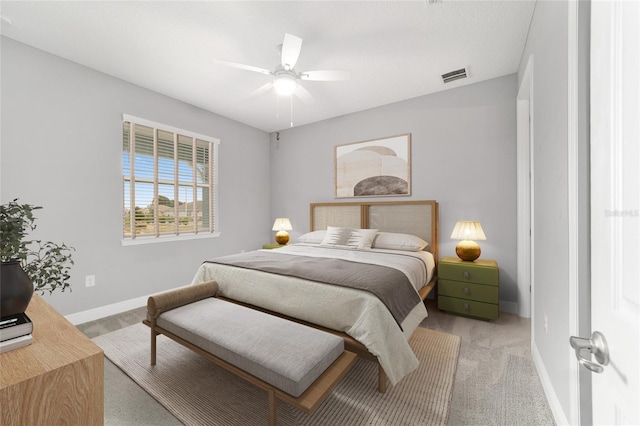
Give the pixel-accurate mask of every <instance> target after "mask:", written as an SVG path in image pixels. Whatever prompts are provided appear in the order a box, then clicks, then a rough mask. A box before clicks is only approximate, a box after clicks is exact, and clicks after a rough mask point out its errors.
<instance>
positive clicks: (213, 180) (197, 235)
mask: <svg viewBox="0 0 640 426" xmlns="http://www.w3.org/2000/svg"><path fill="white" fill-rule="evenodd" d="M125 122H129V123H131V124H133V128H134V129H135V126H136V125H140V126H145V127H150V128H152V129H153V133H154V137H153V139H154V147H153V151H154V152H153V163H154V169H155V171H154V178H153V182H151V183H152V184H153V186H154V199H155V204H154V207H155V208H154V227H155V228H156V233H155V234H154V235H149V234H146V235H136V234H135V232H134V233H132V235H131V236H130V237H125V234H124V223H122V222H121V223H122V225H121V227H120V231H121V243H122V245H123V246H128V245H139V244H153V243H160V242H169V241H186V240H193V239H202V238H215V237H218V236H220V231H219V226H220V225H219V220H218V217H219V216H218V189H219V184H218V147H219V145H220V139H218V138H214V137H211V136H206V135H202V134H199V133H195V132H192V131H189V130H184V129H179V128H177V127H173V126H170V125H166V124H163V123H158V122H155V121H151V120H147V119H144V118H140V117H136V116H133V115H129V114H123V115H122V123H121V126H122V127H121V131H122V130H123V129H124V124H125ZM129 131H130V133H129V136H130V139H129V143H130V146H133V147H134V149H135V141H134V143H133V145H131V141H132V139H131V135H132V134H133V132H131V128H130V130H129ZM158 131H161V132H167V133H172V134H173V135H174V143H176V144H177V143H178V140H179V139H180V136H184V137H187V138H192V139H193V141H194V142H195V143H194V146H195V145H197V142H196V140H201V141H204V142H207V143H208V144H209V149H210V153H209V160H210V162H209V164H210V166H209V167H210V173H209V181H210V182H209V184H208V185H209V186H210V188H211V189H210V191H209V194H210V195H211V197H212V198H213V202H212V203H210V206H209V211H210V216H209V217H210V220H211V222H212V225H213V230H212V231H209V230H206V231H204V232H203V231H197V232H196V231H193V232H187V233H179V230H178V231H177V232H175V233H160V232H159V227H158V220H159V218H158V213H157V212H158V209H157V207H158V186H159V185H160V184H163V183H164V182H161V180H162V179H159V178H158V158H159V157H158V144H157V133H158ZM122 137H123V138H124V135H123V136H122ZM133 139H134V140H135V137H134V138H133ZM122 143H124V141H122ZM175 150H176V151H177V150H178V147H177V145H176V146H175ZM130 152H131V151H130ZM123 153H124V152H123V150H122V144H121V150H120V167H121V179H122V181H121V182H122V184H121V186H120V188H121V190H122V191H123V192H122V197H121V200H122V205H121V212H124V209H125V194H124V189H123V188H124V186H123V185H124V184H126V183H127V182H128V183H129V184H130V185H131V186H132V187H134V186H135V183H136V182H147V183H149V182H148V181H149V179H148V178H139V179H136V177H135V163H133V168H132V171H133V172H134V173H133V174H132V173H130V177H129V178H127V177H126V176H125V173H124V172H125V171H124V168H123V166H124V164H123V157H122V156H123ZM192 155H193V157H194V158H195V157H196V155H197V154H196V152H195V150H193V153H192ZM134 158H135V153H134V154H133V155H131V154H130V161H133V159H134ZM173 161H174V166H175V168H176V173H177V167H178V166H177V164H178V161H179V158H177V157H176V158H174V159H173ZM193 174H194V180H193V183H192V185H193V186H194V188H197V187H198V186H199V185H198V182H197V180H196V179H195V174H196V171H195V164H194V166H193ZM173 184H174V185H176V191H177V190H178V189H177V188H179V186H180V179H179V176H178V175H177V174H176V175H175V176H174V182H173ZM130 194H132V196H131V195H130V200H129V201H130V205H131V206H130V214H131V216H132V217H131V223H132V224H133V225H132V226H135V223H134V222H135V190H133V191H131V192H130ZM174 198H175V197H174ZM196 201H197V198H196V197H194V200H193V203H194V206H195V205H196ZM123 217H124V216H123ZM178 219H179V218H178V217H176V218H175V220H176V223H177V221H178ZM195 219H196V221H197V213H196V214H195ZM194 226H195V227H196V230H197V225H195V224H194Z"/></svg>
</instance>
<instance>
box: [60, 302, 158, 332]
mask: <svg viewBox="0 0 640 426" xmlns="http://www.w3.org/2000/svg"><path fill="white" fill-rule="evenodd" d="M148 297H149V296H142V297H136V298H135V299H131V300H125V301H123V302H118V303H113V304H111V305H106V306H101V307H99V308H94V309H89V310H87V311H82V312H77V313H75V314H69V315H65V318H66V319H67V320H68V321H69V322H70V323H71V324H73V325H78V324H84V323H85V322H89V321H95V320H98V319H101V318H105V317H109V316H111V315H116V314H121V313H123V312H127V311H130V310H132V309H137V308H140V307H142V306H146V304H147V299H148Z"/></svg>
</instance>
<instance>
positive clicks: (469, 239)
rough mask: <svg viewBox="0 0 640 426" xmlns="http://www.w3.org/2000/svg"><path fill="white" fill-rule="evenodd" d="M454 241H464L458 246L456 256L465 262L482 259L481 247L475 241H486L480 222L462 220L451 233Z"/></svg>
mask: <svg viewBox="0 0 640 426" xmlns="http://www.w3.org/2000/svg"><path fill="white" fill-rule="evenodd" d="M451 239H452V240H462V241H460V242H459V243H458V245H456V254H457V255H458V257H459V258H460V259H462V260H464V261H474V260H476V259H477V258H479V257H480V252H481V250H480V246H479V245H478V243H476V242H475V241H477V240H486V239H487V237H485V236H484V231H483V230H482V226H480V222H474V221H469V220H461V221H458V222H456V226H455V227H454V228H453V232H452V233H451Z"/></svg>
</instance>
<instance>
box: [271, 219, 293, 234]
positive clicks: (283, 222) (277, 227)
mask: <svg viewBox="0 0 640 426" xmlns="http://www.w3.org/2000/svg"><path fill="white" fill-rule="evenodd" d="M292 229H293V227H292V226H291V221H290V220H289V218H288V217H277V218H276V221H275V222H273V229H272V231H291V230H292Z"/></svg>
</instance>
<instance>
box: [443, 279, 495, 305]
mask: <svg viewBox="0 0 640 426" xmlns="http://www.w3.org/2000/svg"><path fill="white" fill-rule="evenodd" d="M498 293H499V290H498V286H496V285H483V284H474V283H464V282H460V281H450V280H445V279H442V278H438V296H450V297H457V298H460V299H469V300H477V301H480V302H488V303H496V302H497V301H498V297H499V295H498Z"/></svg>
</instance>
